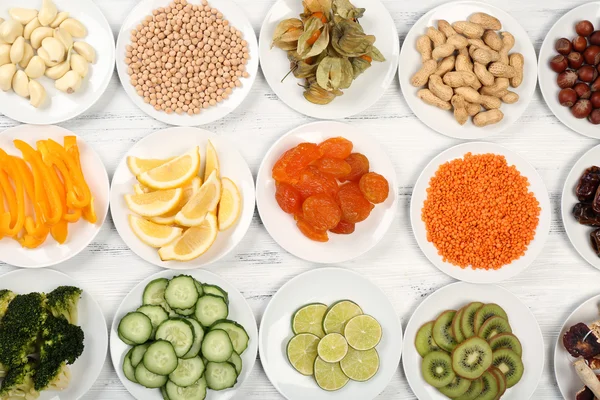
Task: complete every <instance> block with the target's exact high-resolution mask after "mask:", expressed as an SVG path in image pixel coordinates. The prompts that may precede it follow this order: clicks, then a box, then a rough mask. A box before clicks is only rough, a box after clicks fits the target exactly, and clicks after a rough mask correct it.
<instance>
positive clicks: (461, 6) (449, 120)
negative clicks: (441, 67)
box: [399, 1, 537, 139]
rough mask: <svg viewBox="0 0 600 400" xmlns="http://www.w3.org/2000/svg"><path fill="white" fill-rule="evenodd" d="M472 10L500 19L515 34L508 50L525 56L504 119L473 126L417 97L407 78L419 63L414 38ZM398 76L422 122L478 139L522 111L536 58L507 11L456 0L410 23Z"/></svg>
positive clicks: (531, 85) (530, 95) (500, 128)
mask: <svg viewBox="0 0 600 400" xmlns="http://www.w3.org/2000/svg"><path fill="white" fill-rule="evenodd" d="M475 12H486V13H488V14H490V15H493V16H495V17H496V18H498V19H500V21H501V22H502V30H503V31H508V32H510V33H512V34H513V36H514V37H515V47H514V48H513V49H512V50H511V53H514V52H518V53H521V54H523V57H524V58H525V70H524V77H523V83H522V84H521V86H519V87H518V88H516V89H514V88H511V89H510V90H512V91H514V92H516V93H518V94H519V97H520V98H519V101H518V102H517V103H515V104H503V105H502V108H501V110H502V112H503V113H504V119H503V120H502V121H500V122H499V123H497V124H494V125H490V126H486V127H484V128H478V127H476V126H475V125H473V123H472V121H471V120H469V121H467V123H466V124H465V125H462V126H461V125H459V123H458V122H456V120H455V119H454V115H453V114H452V112H450V111H444V110H440V109H438V108H436V107H434V106H430V105H428V104H425V103H424V102H423V101H422V100H421V99H419V98H418V97H417V92H418V91H419V89H421V88H416V87H414V86H412V85H411V84H410V78H411V77H412V76H413V75H414V74H415V72H417V71H418V70H419V69H420V68H421V65H422V64H421V55H420V54H419V52H418V51H417V49H416V47H415V45H416V42H417V38H418V37H419V36H421V35H423V34H424V33H425V31H426V30H427V27H429V26H435V27H437V21H438V20H439V19H445V20H447V21H448V22H450V23H453V22H456V21H464V20H466V19H467V17H468V16H469V15H471V14H473V13H475ZM399 77H400V86H401V87H402V93H403V94H404V98H406V101H407V103H408V105H409V107H410V108H411V110H412V111H413V112H414V113H415V115H416V116H417V117H418V118H419V119H420V120H421V122H423V123H424V124H425V125H427V126H428V127H430V128H431V129H433V130H435V131H437V132H439V133H441V134H443V135H446V136H450V137H453V138H458V139H479V138H484V137H489V136H491V135H493V134H495V133H498V132H501V131H503V130H505V129H506V128H508V127H509V126H510V125H512V124H513V123H514V122H515V121H516V120H517V119H519V118H520V117H521V115H523V112H525V109H526V108H527V106H528V105H529V102H530V101H531V99H532V98H533V93H534V91H535V85H536V83H537V79H536V77H537V58H536V56H535V50H534V48H533V45H532V44H531V40H530V39H529V35H528V34H527V32H526V31H525V29H523V27H521V25H519V23H518V22H517V20H516V19H514V17H512V16H511V15H510V14H508V13H507V12H505V11H503V10H501V9H499V8H496V7H494V6H491V5H489V4H486V3H483V2H478V1H456V2H451V3H445V4H442V5H441V6H439V7H436V8H434V9H433V10H431V11H429V12H428V13H427V14H425V15H424V16H422V17H421V18H420V19H419V20H418V21H417V23H416V24H414V25H413V27H412V28H411V30H410V31H409V32H408V35H407V36H406V39H404V44H403V46H402V51H401V52H400V72H399Z"/></svg>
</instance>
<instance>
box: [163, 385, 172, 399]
mask: <svg viewBox="0 0 600 400" xmlns="http://www.w3.org/2000/svg"><path fill="white" fill-rule="evenodd" d="M168 384H169V382H167V385H168ZM160 394H162V398H163V400H171V399H170V398H169V395H168V394H167V386H166V385H165V386H161V388H160Z"/></svg>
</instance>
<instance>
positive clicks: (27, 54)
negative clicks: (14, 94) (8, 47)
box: [19, 42, 33, 69]
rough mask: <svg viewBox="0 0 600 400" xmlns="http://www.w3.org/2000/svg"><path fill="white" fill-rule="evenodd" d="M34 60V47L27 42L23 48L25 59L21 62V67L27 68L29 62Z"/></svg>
mask: <svg viewBox="0 0 600 400" xmlns="http://www.w3.org/2000/svg"><path fill="white" fill-rule="evenodd" d="M32 58H33V47H31V45H30V44H29V43H27V42H25V45H24V46H23V58H22V59H21V61H19V66H20V67H21V68H23V69H25V68H27V66H28V65H29V62H30V61H31V59H32Z"/></svg>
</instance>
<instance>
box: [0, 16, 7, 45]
mask: <svg viewBox="0 0 600 400" xmlns="http://www.w3.org/2000/svg"><path fill="white" fill-rule="evenodd" d="M3 22H4V18H1V17H0V25H2V23H3ZM0 44H7V43H6V41H5V40H4V39H2V37H1V36H0Z"/></svg>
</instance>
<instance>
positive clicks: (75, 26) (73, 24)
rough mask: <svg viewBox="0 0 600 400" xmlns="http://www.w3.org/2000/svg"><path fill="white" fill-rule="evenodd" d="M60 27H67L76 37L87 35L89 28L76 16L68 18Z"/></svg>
mask: <svg viewBox="0 0 600 400" xmlns="http://www.w3.org/2000/svg"><path fill="white" fill-rule="evenodd" d="M60 27H61V28H63V29H65V30H66V31H67V32H69V33H70V34H71V36H72V37H74V38H82V37H85V36H86V35H87V29H86V28H85V26H83V24H82V23H81V22H79V21H77V20H76V19H74V18H67V19H65V20H64V21H63V22H62V23H61V24H60Z"/></svg>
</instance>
